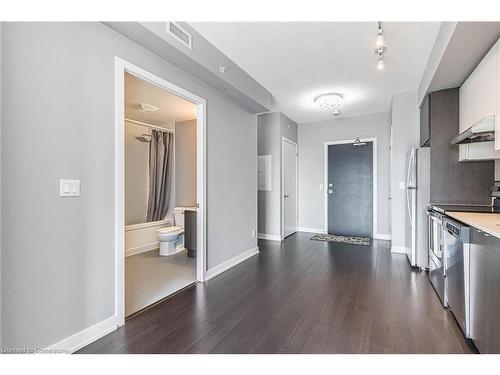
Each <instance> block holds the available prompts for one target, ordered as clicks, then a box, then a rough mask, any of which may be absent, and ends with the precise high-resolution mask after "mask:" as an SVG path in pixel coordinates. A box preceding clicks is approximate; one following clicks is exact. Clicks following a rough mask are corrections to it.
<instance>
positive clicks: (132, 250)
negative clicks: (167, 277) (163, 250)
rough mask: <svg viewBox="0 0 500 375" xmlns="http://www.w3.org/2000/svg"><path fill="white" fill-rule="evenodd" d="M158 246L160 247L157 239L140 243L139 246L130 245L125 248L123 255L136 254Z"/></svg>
mask: <svg viewBox="0 0 500 375" xmlns="http://www.w3.org/2000/svg"><path fill="white" fill-rule="evenodd" d="M159 248H160V242H159V241H158V242H151V243H147V244H145V245H141V246H137V247H131V248H130V249H125V257H129V256H132V255H137V254H140V253H145V252H146V251H151V250H154V249H159Z"/></svg>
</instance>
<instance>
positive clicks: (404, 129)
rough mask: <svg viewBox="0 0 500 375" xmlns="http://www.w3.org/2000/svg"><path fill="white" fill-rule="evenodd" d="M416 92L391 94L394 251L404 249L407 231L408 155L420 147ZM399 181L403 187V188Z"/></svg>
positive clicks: (392, 226)
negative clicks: (411, 150) (410, 151)
mask: <svg viewBox="0 0 500 375" xmlns="http://www.w3.org/2000/svg"><path fill="white" fill-rule="evenodd" d="M418 107H419V106H418V100H417V92H416V91H412V92H405V93H399V94H395V95H393V97H392V114H391V123H392V160H391V167H392V171H391V232H392V247H393V250H394V251H399V252H402V251H404V247H405V233H406V190H405V189H406V154H407V152H408V151H409V150H410V149H411V148H412V147H417V146H418V144H419V136H420V130H419V129H420V117H419V109H418ZM400 183H402V184H403V188H402V189H401V188H400Z"/></svg>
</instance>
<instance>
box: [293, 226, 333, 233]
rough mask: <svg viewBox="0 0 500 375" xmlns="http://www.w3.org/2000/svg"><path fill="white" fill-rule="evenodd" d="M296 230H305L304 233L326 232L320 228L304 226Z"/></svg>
mask: <svg viewBox="0 0 500 375" xmlns="http://www.w3.org/2000/svg"><path fill="white" fill-rule="evenodd" d="M297 231H298V232H306V233H326V230H324V229H322V228H306V227H298V228H297Z"/></svg>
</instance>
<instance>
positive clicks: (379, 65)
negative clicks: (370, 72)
mask: <svg viewBox="0 0 500 375" xmlns="http://www.w3.org/2000/svg"><path fill="white" fill-rule="evenodd" d="M384 67H385V65H384V59H383V58H382V56H380V57H379V58H378V61H377V69H378V70H382V69H384Z"/></svg>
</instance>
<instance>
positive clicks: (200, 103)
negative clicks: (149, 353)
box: [115, 57, 207, 326]
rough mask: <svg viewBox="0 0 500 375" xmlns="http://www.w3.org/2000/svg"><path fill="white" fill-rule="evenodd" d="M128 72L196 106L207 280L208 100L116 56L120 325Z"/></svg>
mask: <svg viewBox="0 0 500 375" xmlns="http://www.w3.org/2000/svg"><path fill="white" fill-rule="evenodd" d="M125 73H130V74H132V75H134V76H136V77H138V78H140V79H142V80H145V81H147V82H149V83H151V84H153V85H155V86H158V87H160V88H162V89H164V90H167V91H170V92H172V93H173V94H175V95H177V96H180V97H182V98H184V99H186V100H188V101H190V102H191V103H193V104H196V106H197V117H196V123H197V128H196V131H197V157H196V178H197V180H196V181H197V182H196V184H197V186H196V195H197V200H198V214H197V252H196V278H197V280H198V281H199V282H203V281H205V280H206V269H207V267H206V259H207V253H206V252H207V248H206V243H207V242H206V100H205V99H203V98H200V97H199V96H197V95H195V94H193V93H191V92H189V91H187V90H184V89H183V88H181V87H179V86H177V85H174V84H173V83H171V82H169V81H167V80H165V79H163V78H160V77H159V76H157V75H155V74H153V73H150V72H148V71H146V70H144V69H142V68H140V67H138V66H137V65H134V64H132V63H130V62H128V61H125V60H123V59H121V58H119V57H115V133H116V139H115V160H116V164H115V196H116V201H115V267H116V273H115V316H116V318H117V324H118V326H121V325H123V324H124V323H125V155H124V152H125V139H124V134H125Z"/></svg>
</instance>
